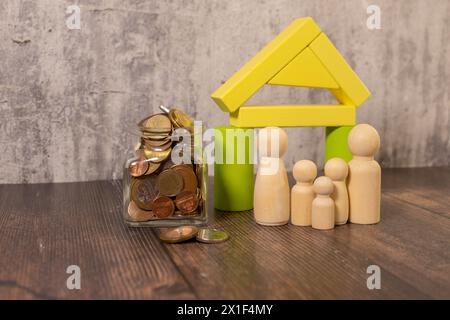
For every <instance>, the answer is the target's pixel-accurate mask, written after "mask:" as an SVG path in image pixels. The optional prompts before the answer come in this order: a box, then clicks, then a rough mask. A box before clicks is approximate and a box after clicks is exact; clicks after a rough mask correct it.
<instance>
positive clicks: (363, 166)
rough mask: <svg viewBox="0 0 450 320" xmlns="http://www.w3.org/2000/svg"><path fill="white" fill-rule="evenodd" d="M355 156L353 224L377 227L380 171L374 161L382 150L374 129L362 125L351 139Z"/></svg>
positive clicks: (351, 167) (351, 177)
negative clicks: (375, 224) (375, 225)
mask: <svg viewBox="0 0 450 320" xmlns="http://www.w3.org/2000/svg"><path fill="white" fill-rule="evenodd" d="M348 147H349V149H350V152H351V153H352V154H353V159H352V160H351V161H350V162H349V164H348V165H349V177H348V180H347V185H348V195H349V199H350V222H351V223H359V224H374V223H378V222H379V221H380V218H381V216H380V201H381V167H380V165H379V164H378V162H376V161H375V160H374V156H375V154H376V153H377V152H378V149H379V148H380V136H379V135H378V132H377V131H376V130H375V128H373V127H372V126H370V125H368V124H359V125H357V126H355V127H354V128H353V129H352V130H351V131H350V133H349V135H348Z"/></svg>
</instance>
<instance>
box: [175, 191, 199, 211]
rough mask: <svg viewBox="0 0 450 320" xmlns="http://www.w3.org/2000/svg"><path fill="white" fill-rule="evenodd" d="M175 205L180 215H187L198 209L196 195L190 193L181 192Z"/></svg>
mask: <svg viewBox="0 0 450 320" xmlns="http://www.w3.org/2000/svg"><path fill="white" fill-rule="evenodd" d="M175 205H176V206H177V208H178V209H180V211H181V212H182V213H184V214H189V213H191V212H193V211H195V209H197V207H198V197H197V194H196V193H194V192H191V191H183V192H181V193H179V194H178V195H177V197H176V199H175Z"/></svg>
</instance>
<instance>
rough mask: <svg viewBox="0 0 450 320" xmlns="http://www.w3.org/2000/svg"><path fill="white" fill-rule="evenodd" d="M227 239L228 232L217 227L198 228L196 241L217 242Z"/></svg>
mask: <svg viewBox="0 0 450 320" xmlns="http://www.w3.org/2000/svg"><path fill="white" fill-rule="evenodd" d="M226 240H228V233H226V232H225V231H222V230H217V229H200V230H199V232H198V234H197V241H200V242H204V243H219V242H223V241H226Z"/></svg>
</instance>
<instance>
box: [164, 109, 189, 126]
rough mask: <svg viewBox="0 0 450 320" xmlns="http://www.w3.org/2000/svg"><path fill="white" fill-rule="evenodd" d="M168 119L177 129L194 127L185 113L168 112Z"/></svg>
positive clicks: (177, 111) (173, 110)
mask: <svg viewBox="0 0 450 320" xmlns="http://www.w3.org/2000/svg"><path fill="white" fill-rule="evenodd" d="M169 118H170V120H171V121H172V123H173V125H174V126H175V127H178V128H189V127H192V126H193V125H194V121H193V120H192V119H191V117H189V116H188V115H187V114H186V113H184V112H183V111H181V110H178V109H172V110H170V112H169Z"/></svg>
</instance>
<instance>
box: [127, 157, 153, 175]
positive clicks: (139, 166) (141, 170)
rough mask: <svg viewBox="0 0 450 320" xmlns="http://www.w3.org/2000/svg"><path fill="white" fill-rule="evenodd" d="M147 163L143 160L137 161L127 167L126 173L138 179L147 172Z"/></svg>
mask: <svg viewBox="0 0 450 320" xmlns="http://www.w3.org/2000/svg"><path fill="white" fill-rule="evenodd" d="M148 166H149V165H148V162H147V161H146V160H145V159H137V160H134V161H132V162H131V163H130V165H129V166H128V173H129V174H130V176H132V177H140V176H142V175H144V174H145V172H147V170H148Z"/></svg>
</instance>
